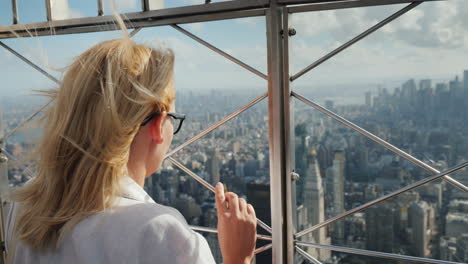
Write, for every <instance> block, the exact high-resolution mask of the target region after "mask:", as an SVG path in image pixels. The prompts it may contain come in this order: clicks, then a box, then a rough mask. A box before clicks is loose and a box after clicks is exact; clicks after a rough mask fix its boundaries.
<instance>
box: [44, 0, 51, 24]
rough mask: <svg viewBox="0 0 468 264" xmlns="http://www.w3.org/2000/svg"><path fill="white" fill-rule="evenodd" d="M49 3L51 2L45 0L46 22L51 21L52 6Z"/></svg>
mask: <svg viewBox="0 0 468 264" xmlns="http://www.w3.org/2000/svg"><path fill="white" fill-rule="evenodd" d="M50 1H51V0H45V7H46V16H47V21H52V6H51V4H50Z"/></svg>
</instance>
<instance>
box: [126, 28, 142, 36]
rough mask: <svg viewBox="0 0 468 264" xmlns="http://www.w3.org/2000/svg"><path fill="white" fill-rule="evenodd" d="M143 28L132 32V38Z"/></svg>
mask: <svg viewBox="0 0 468 264" xmlns="http://www.w3.org/2000/svg"><path fill="white" fill-rule="evenodd" d="M140 30H141V28H135V29H134V30H133V31H132V32H130V34H129V35H130V37H133V36H135V35H136V33H138V32H140Z"/></svg>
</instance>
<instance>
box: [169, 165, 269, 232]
mask: <svg viewBox="0 0 468 264" xmlns="http://www.w3.org/2000/svg"><path fill="white" fill-rule="evenodd" d="M169 160H170V161H171V162H172V163H173V164H174V165H176V166H177V167H178V168H179V169H181V170H183V171H184V172H185V173H187V174H188V175H190V176H191V177H192V178H194V179H195V180H196V181H198V182H199V183H201V184H202V185H203V186H205V188H207V189H208V190H210V191H212V192H215V188H214V187H213V186H212V185H211V184H209V183H208V182H207V181H205V180H204V179H202V178H201V177H200V176H198V175H197V174H195V173H194V172H192V171H191V170H189V169H188V168H187V167H185V166H184V165H182V164H181V163H180V162H178V161H177V160H175V159H174V158H171V157H169ZM257 223H258V225H259V226H260V227H262V228H263V229H265V230H266V231H268V232H269V233H270V234H271V232H272V231H271V228H270V227H269V226H268V225H267V224H265V223H264V222H263V221H261V220H260V219H258V218H257Z"/></svg>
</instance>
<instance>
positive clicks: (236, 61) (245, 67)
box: [171, 25, 268, 80]
mask: <svg viewBox="0 0 468 264" xmlns="http://www.w3.org/2000/svg"><path fill="white" fill-rule="evenodd" d="M171 26H172V27H173V28H174V29H176V30H177V31H179V32H181V33H182V34H184V35H186V36H188V37H189V38H191V39H193V40H195V41H196V42H198V43H200V44H202V45H203V46H205V47H207V48H209V49H210V50H212V51H214V52H216V53H218V54H219V55H221V56H223V57H225V58H226V59H228V60H230V61H232V62H234V63H236V64H238V65H239V66H241V67H242V68H244V69H246V70H248V71H250V72H252V73H254V74H256V75H258V76H260V77H261V78H263V79H265V80H268V76H267V75H265V74H263V73H261V72H260V71H258V70H256V69H254V68H253V67H251V66H249V65H247V64H245V63H243V62H242V61H240V60H238V59H236V58H234V57H233V56H231V55H229V54H227V53H226V52H224V51H222V50H220V49H218V48H216V47H215V46H213V45H211V44H210V43H208V42H206V41H204V40H203V39H201V38H199V37H197V36H195V35H194V34H192V33H190V32H189V31H187V30H185V29H183V28H181V27H180V26H178V25H171Z"/></svg>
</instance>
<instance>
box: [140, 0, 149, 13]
mask: <svg viewBox="0 0 468 264" xmlns="http://www.w3.org/2000/svg"><path fill="white" fill-rule="evenodd" d="M141 8H142V9H143V11H149V10H150V6H149V0H141Z"/></svg>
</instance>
